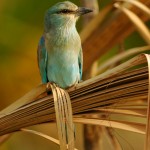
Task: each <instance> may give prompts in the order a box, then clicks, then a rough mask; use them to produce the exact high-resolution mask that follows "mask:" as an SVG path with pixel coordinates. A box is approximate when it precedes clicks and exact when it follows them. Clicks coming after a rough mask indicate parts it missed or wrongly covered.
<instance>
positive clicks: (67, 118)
mask: <svg viewBox="0 0 150 150" xmlns="http://www.w3.org/2000/svg"><path fill="white" fill-rule="evenodd" d="M50 86H51V89H52V92H53V97H54V106H55V113H56V123H57V129H58V136H59V141H60V148H61V150H66V149H67V147H66V146H67V145H68V150H73V149H74V125H73V119H72V106H71V102H70V97H69V95H68V93H67V92H66V91H65V90H63V89H61V88H59V87H57V86H56V85H55V84H51V85H50Z"/></svg>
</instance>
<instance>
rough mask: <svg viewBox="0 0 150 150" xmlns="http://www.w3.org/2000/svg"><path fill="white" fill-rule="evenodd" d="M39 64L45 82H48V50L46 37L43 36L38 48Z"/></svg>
mask: <svg viewBox="0 0 150 150" xmlns="http://www.w3.org/2000/svg"><path fill="white" fill-rule="evenodd" d="M37 58H38V66H39V70H40V74H41V78H42V82H43V83H47V82H48V78H47V51H46V48H45V39H44V37H43V36H42V37H41V39H40V41H39V45H38V49H37Z"/></svg>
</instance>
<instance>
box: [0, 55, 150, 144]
mask: <svg viewBox="0 0 150 150" xmlns="http://www.w3.org/2000/svg"><path fill="white" fill-rule="evenodd" d="M147 61H148V65H146V62H147ZM149 63H150V58H149V55H144V54H141V55H139V56H136V57H135V58H133V59H131V60H129V61H127V62H125V63H123V64H121V65H119V66H117V67H115V68H113V69H111V70H108V71H107V72H105V73H103V74H101V75H99V76H97V77H95V78H92V79H89V80H87V81H84V82H83V83H80V84H79V85H78V86H77V87H76V89H74V90H73V89H70V90H69V91H68V92H69V95H70V98H71V101H72V107H73V115H74V122H76V123H83V124H93V125H100V126H106V127H110V128H112V127H114V128H119V129H123V130H127V131H132V132H137V133H140V134H146V137H147V138H146V141H147V142H146V147H147V146H148V143H149V133H150V131H149V120H148V118H147V117H148V116H149V109H148V111H147V115H145V114H144V113H145V112H146V110H147V106H149V102H147V98H148V97H149V91H148V86H149V85H150V84H149V82H150V81H149V78H150V77H149V73H148V71H149V68H150V64H149ZM141 64H145V65H146V66H145V67H141V68H138V69H135V68H133V67H135V66H138V65H141ZM45 92H46V89H45ZM42 93H43V92H42ZM42 95H45V94H42ZM42 95H40V98H38V99H36V100H35V99H34V101H31V99H29V102H27V101H26V103H25V105H22V106H20V104H19V103H18V104H19V105H18V108H17V106H16V107H15V109H12V110H10V109H7V110H8V111H5V114H1V116H0V135H4V134H7V133H11V132H15V131H18V130H20V128H23V127H27V126H30V125H35V124H39V123H46V122H55V121H56V119H55V110H54V101H53V97H52V96H46V97H45V96H44V97H43V98H42ZM138 101H140V102H139V103H137V102H138ZM131 102H132V103H131ZM133 104H134V105H135V106H136V107H133ZM141 104H142V105H143V109H138V108H137V107H139V106H141ZM127 105H128V107H126V106H127ZM9 108H10V107H9ZM11 108H13V107H11ZM112 108H114V109H115V110H116V112H117V114H121V115H122V114H126V115H128V116H130V117H132V116H133V117H134V116H138V117H141V118H145V119H147V121H146V124H145V123H139V122H135V121H133V120H131V121H125V120H114V119H111V118H109V119H107V118H105V119H103V118H94V114H96V116H97V114H102V113H103V112H105V110H106V111H108V114H112V113H113V114H115V110H114V112H113V109H112ZM120 108H121V110H120ZM5 110H6V109H5ZM88 114H90V115H88ZM89 116H92V117H91V118H90V117H89Z"/></svg>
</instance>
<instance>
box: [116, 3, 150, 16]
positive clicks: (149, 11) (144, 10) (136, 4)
mask: <svg viewBox="0 0 150 150" xmlns="http://www.w3.org/2000/svg"><path fill="white" fill-rule="evenodd" d="M116 1H123V2H128V3H131V4H133V5H135V6H137V7H138V8H140V9H141V10H142V11H143V12H145V13H146V14H147V15H148V16H149V17H150V9H149V8H148V7H147V6H146V5H144V4H143V3H142V2H140V1H137V0H116Z"/></svg>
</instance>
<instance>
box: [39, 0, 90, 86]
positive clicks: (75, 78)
mask: <svg viewBox="0 0 150 150" xmlns="http://www.w3.org/2000/svg"><path fill="white" fill-rule="evenodd" d="M88 12H91V10H90V9H86V8H83V7H77V6H76V5H75V4H73V3H71V2H69V1H65V2H60V3H57V4H56V5H54V6H52V7H51V8H50V9H48V11H47V12H46V14H45V23H44V25H45V26H44V33H43V36H42V37H41V39H40V41H39V45H38V65H39V69H40V74H41V78H42V82H43V83H47V82H53V83H56V84H57V85H58V86H59V87H61V88H64V89H66V88H69V87H71V86H73V85H76V84H77V83H78V82H79V81H80V80H81V78H82V66H83V55H82V47H81V40H80V37H79V34H78V32H77V30H76V21H77V20H78V18H79V16H80V15H83V14H85V13H88Z"/></svg>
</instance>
